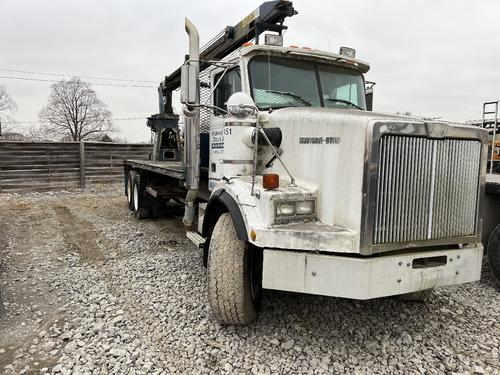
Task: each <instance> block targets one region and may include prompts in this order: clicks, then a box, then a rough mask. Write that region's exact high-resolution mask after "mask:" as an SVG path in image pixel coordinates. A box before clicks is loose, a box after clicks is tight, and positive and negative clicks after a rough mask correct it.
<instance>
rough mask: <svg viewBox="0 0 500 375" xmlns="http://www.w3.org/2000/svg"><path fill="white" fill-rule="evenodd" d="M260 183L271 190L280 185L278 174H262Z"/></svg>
mask: <svg viewBox="0 0 500 375" xmlns="http://www.w3.org/2000/svg"><path fill="white" fill-rule="evenodd" d="M262 185H263V186H264V189H266V190H273V189H277V188H279V187H280V176H279V175H277V174H274V173H270V174H265V175H263V176H262Z"/></svg>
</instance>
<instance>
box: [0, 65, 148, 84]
mask: <svg viewBox="0 0 500 375" xmlns="http://www.w3.org/2000/svg"><path fill="white" fill-rule="evenodd" d="M0 71H2V72H11V73H25V74H34V75H39V76H40V75H42V76H56V77H80V78H85V79H98V80H102V81H122V82H150V83H156V81H151V80H145V79H128V78H111V77H100V76H85V75H80V74H62V73H46V72H33V71H29V70H17V69H1V68H0Z"/></svg>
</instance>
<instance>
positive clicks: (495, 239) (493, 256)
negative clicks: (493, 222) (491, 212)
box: [487, 225, 500, 282]
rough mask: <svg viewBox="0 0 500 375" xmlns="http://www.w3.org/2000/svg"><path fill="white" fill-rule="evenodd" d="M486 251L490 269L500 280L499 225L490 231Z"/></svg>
mask: <svg viewBox="0 0 500 375" xmlns="http://www.w3.org/2000/svg"><path fill="white" fill-rule="evenodd" d="M487 251H488V262H489V263H490V268H491V271H492V272H493V275H495V277H496V279H497V280H498V281H499V282H500V225H498V226H497V227H496V228H495V229H493V232H491V235H490V239H489V240H488V249H487Z"/></svg>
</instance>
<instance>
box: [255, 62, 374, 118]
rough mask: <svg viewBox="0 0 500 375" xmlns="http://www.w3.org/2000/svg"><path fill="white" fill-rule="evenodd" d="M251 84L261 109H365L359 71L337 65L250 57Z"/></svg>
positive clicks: (363, 90)
mask: <svg viewBox="0 0 500 375" xmlns="http://www.w3.org/2000/svg"><path fill="white" fill-rule="evenodd" d="M249 71H250V87H251V89H252V96H253V98H254V101H255V104H256V105H257V107H259V108H260V109H269V108H274V109H277V108H283V107H333V108H351V109H352V108H355V109H366V104H365V89H364V87H365V86H364V80H363V76H362V75H361V73H358V72H357V71H355V70H352V69H348V68H343V67H340V66H336V65H327V64H320V63H314V62H310V61H303V60H298V59H293V58H282V57H275V56H257V57H254V58H253V59H252V60H250V63H249Z"/></svg>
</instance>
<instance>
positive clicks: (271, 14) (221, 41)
mask: <svg viewBox="0 0 500 375" xmlns="http://www.w3.org/2000/svg"><path fill="white" fill-rule="evenodd" d="M297 13H298V12H297V11H296V10H295V9H294V8H293V4H292V2H291V1H267V2H265V3H263V4H262V5H260V6H259V7H258V8H257V9H255V10H254V11H253V12H251V13H250V14H249V15H248V16H246V17H245V18H244V19H243V20H242V21H240V22H239V23H237V24H236V25H235V26H227V27H226V28H224V29H223V30H222V31H221V32H220V33H218V34H217V35H216V36H215V37H214V38H213V39H212V40H210V41H209V42H208V43H207V44H206V45H205V46H203V47H202V48H201V49H200V72H202V71H203V70H205V69H206V68H208V67H209V66H210V65H211V64H212V63H213V62H214V61H217V60H220V59H222V58H223V57H225V56H227V55H229V54H230V53H231V52H233V51H235V50H236V49H238V48H240V47H241V45H242V44H243V43H245V42H248V41H250V40H252V39H254V38H255V43H256V44H259V36H260V34H262V33H263V32H264V31H274V32H277V33H278V34H279V35H282V33H283V30H286V29H287V26H285V25H283V22H284V20H285V18H287V17H292V16H294V15H296V14H297ZM186 58H187V57H186ZM180 85H181V67H179V68H177V69H176V70H175V71H174V72H173V73H171V74H170V75H168V76H166V77H165V79H164V81H162V82H161V83H160V86H159V87H158V93H159V100H160V113H166V114H172V113H173V108H172V91H174V90H176V89H178V88H179V87H180Z"/></svg>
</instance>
